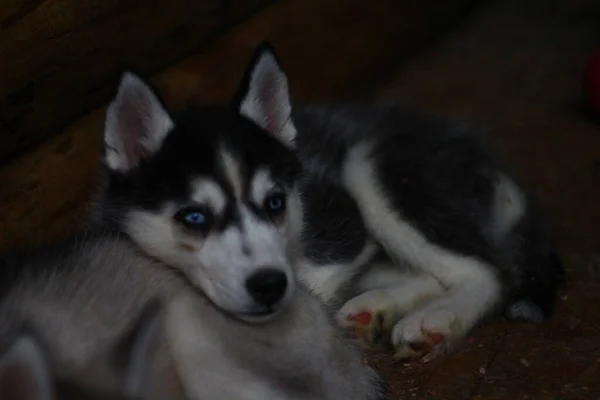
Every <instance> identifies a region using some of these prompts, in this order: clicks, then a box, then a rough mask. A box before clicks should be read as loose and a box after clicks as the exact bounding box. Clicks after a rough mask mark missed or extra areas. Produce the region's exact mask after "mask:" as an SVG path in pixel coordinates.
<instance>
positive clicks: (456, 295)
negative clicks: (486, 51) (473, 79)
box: [95, 44, 562, 358]
mask: <svg viewBox="0 0 600 400" xmlns="http://www.w3.org/2000/svg"><path fill="white" fill-rule="evenodd" d="M105 144H106V146H105V156H104V165H105V170H106V181H105V185H104V187H103V190H102V191H101V194H100V197H99V199H98V200H99V202H98V205H99V206H98V207H97V209H96V212H95V217H96V220H100V221H105V222H106V221H109V222H110V223H111V224H112V225H113V226H115V227H116V229H117V230H120V231H123V232H126V233H127V234H128V235H129V236H130V237H132V238H133V239H134V241H135V242H136V243H138V244H139V245H140V246H141V247H142V248H143V249H144V250H145V251H146V252H147V253H148V254H151V255H152V256H154V257H156V258H157V259H159V260H162V261H163V262H164V263H166V264H168V265H171V266H174V268H176V269H177V270H179V271H181V272H182V273H183V274H185V275H186V276H187V277H188V279H189V280H190V281H191V282H193V283H194V284H195V285H197V286H198V287H200V288H201V289H202V291H203V292H204V293H206V295H207V296H208V297H209V298H210V299H211V301H213V302H214V303H215V304H216V305H218V307H220V308H221V309H223V310H227V311H228V312H230V313H231V314H233V315H235V316H237V317H238V318H242V319H246V320H258V319H260V320H264V319H269V318H274V317H275V315H277V313H278V312H280V311H281V310H282V309H284V308H285V305H286V304H287V303H288V302H289V301H290V299H291V298H292V293H293V291H294V288H295V285H294V279H293V277H294V275H295V274H297V275H298V277H299V278H300V280H301V281H302V282H303V283H304V284H306V285H308V287H310V288H311V289H312V290H314V292H315V293H317V294H318V295H319V296H320V297H321V298H322V299H323V300H324V301H325V302H327V303H329V304H330V305H332V306H335V307H336V309H337V310H338V311H339V313H338V321H339V323H341V324H342V325H343V326H347V327H355V328H358V331H359V333H360V334H361V335H362V336H363V338H364V339H365V340H367V342H369V343H373V342H377V341H379V340H380V339H388V341H391V344H393V345H394V346H395V348H396V350H397V356H398V357H401V358H412V357H415V356H418V357H421V356H424V355H428V357H432V356H434V355H435V354H437V353H439V352H440V351H441V350H443V349H445V348H446V347H447V346H448V345H450V344H452V343H455V342H457V341H458V340H460V339H462V338H464V337H465V335H466V334H467V333H468V332H470V331H471V330H472V329H473V328H474V327H475V326H476V325H477V324H479V323H480V322H482V321H483V320H484V319H486V318H488V317H492V316H494V315H498V314H500V313H504V314H505V315H507V316H509V317H511V318H523V319H526V320H530V321H541V320H543V319H544V318H546V317H548V316H549V315H550V314H551V311H552V308H553V303H554V298H555V292H556V288H557V284H558V282H559V279H560V277H561V275H562V267H561V264H560V260H559V259H558V256H557V255H556V252H555V249H554V245H553V243H552V240H551V238H550V237H549V235H548V233H547V231H546V228H545V227H544V226H543V224H542V222H541V220H540V218H539V216H538V212H537V211H536V207H535V205H534V203H533V200H532V199H531V196H529V195H528V194H527V193H526V191H525V190H524V189H523V188H522V187H520V186H519V185H518V184H517V182H516V180H515V179H514V178H513V177H511V175H510V174H509V173H508V172H507V171H506V170H505V169H504V168H503V167H502V165H501V164H500V162H499V161H497V160H496V158H495V157H494V155H493V153H492V152H491V151H490V150H489V149H488V147H487V146H486V145H485V143H484V140H482V138H480V137H479V136H478V135H477V134H475V133H473V132H472V131H471V130H470V129H468V128H466V127H464V126H460V125H456V124H449V123H446V122H444V121H441V120H438V119H435V118H432V117H430V116H427V115H423V114H420V113H417V112H414V111H411V110H407V109H403V108H400V107H397V106H386V105H382V106H377V107H376V106H372V105H367V104H359V103H354V104H344V105H337V106H327V105H323V106H304V107H299V106H294V107H293V106H292V101H291V99H290V94H289V89H288V83H287V78H286V75H285V73H284V71H283V70H282V68H281V66H280V63H279V62H278V58H277V56H276V55H275V52H274V51H273V48H272V47H271V46H270V45H268V44H264V45H262V46H260V48H259V49H258V50H257V51H256V53H255V55H254V57H253V59H252V61H251V63H250V66H249V68H248V69H247V71H246V74H245V77H244V80H243V82H242V85H241V87H240V88H239V90H238V93H237V94H236V95H235V97H234V99H233V101H232V102H231V104H229V105H225V106H217V105H215V106H197V107H192V108H189V109H187V110H185V111H183V112H182V113H180V114H178V115H171V114H170V113H169V112H168V111H167V110H166V109H165V107H164V106H163V105H162V103H161V101H160V100H159V97H158V96H157V95H156V94H155V93H154V91H153V90H152V89H151V87H150V86H149V85H147V84H146V83H144V82H143V81H142V80H140V79H139V78H138V77H136V76H135V75H132V74H126V75H125V76H124V78H123V80H122V83H121V86H120V88H119V91H118V94H117V96H116V98H115V99H114V100H113V102H112V103H111V106H110V108H109V111H108V116H107V121H106V134H105ZM365 315H366V316H367V317H366V319H365V318H364V317H365ZM357 316H359V317H360V318H359V319H358V320H357V319H356V318H355V317H357Z"/></svg>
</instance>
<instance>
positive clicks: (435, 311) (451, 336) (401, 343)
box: [391, 307, 465, 362]
mask: <svg viewBox="0 0 600 400" xmlns="http://www.w3.org/2000/svg"><path fill="white" fill-rule="evenodd" d="M463 325H464V324H463V323H462V322H461V320H460V317H459V315H458V313H457V312H455V311H454V310H452V309H449V308H445V307H426V308H424V309H422V310H419V311H417V312H415V313H412V314H409V315H408V316H406V318H404V319H402V320H401V321H399V322H398V323H397V324H396V325H395V326H394V328H393V330H392V335H391V341H392V345H393V346H394V348H395V349H396V355H395V357H396V358H397V359H401V360H415V359H423V360H424V361H425V362H427V361H431V360H433V359H434V358H435V357H437V356H438V355H440V354H443V353H445V352H446V351H447V350H448V349H449V347H450V346H452V344H454V343H455V342H456V341H458V340H460V339H462V338H463V337H464V335H465V331H464V329H463Z"/></svg>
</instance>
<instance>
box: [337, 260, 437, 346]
mask: <svg viewBox="0 0 600 400" xmlns="http://www.w3.org/2000/svg"><path fill="white" fill-rule="evenodd" d="M357 289H358V292H359V293H361V294H360V295H358V296H356V297H354V298H352V299H350V300H349V301H348V302H347V303H346V304H344V305H343V306H342V308H341V309H340V311H339V312H338V314H337V320H338V323H339V324H340V325H341V326H342V327H344V328H351V329H352V330H353V331H354V332H355V333H356V334H357V335H358V337H359V338H360V339H361V341H362V342H363V344H364V345H367V346H372V345H374V344H378V343H380V342H388V341H389V340H388V338H389V335H390V333H391V330H392V328H393V326H394V325H395V324H396V323H397V322H398V321H399V320H400V318H402V316H404V315H406V314H407V313H409V312H411V311H412V310H414V309H415V308H417V307H420V306H423V305H424V304H427V302H429V301H430V300H431V299H433V298H435V297H437V296H439V295H441V294H442V293H443V292H444V288H443V287H442V285H440V283H439V282H438V281H436V280H435V279H434V278H433V277H431V276H430V275H416V274H411V273H407V272H403V271H399V270H397V269H393V268H392V267H391V266H389V265H388V266H377V267H372V268H371V270H370V271H369V272H368V273H367V274H366V275H365V276H363V277H362V279H361V280H360V282H359V283H358V284H357Z"/></svg>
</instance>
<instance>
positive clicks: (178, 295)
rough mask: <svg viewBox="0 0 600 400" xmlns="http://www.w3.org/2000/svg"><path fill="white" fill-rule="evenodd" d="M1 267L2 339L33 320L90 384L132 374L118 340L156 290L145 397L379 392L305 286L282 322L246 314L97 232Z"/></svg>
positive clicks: (116, 381) (81, 381)
mask: <svg viewBox="0 0 600 400" xmlns="http://www.w3.org/2000/svg"><path fill="white" fill-rule="evenodd" d="M28 253H29V252H28ZM1 271H2V272H1V274H2V282H3V287H2V301H1V303H0V327H1V332H0V346H2V348H6V347H8V346H9V345H10V343H11V342H12V340H13V339H14V338H15V337H17V336H18V334H19V332H21V330H22V329H23V327H24V326H28V327H31V328H32V329H33V330H34V331H36V332H38V333H39V335H40V337H41V340H42V341H43V342H44V343H45V344H46V345H47V348H48V354H49V355H50V357H51V360H52V361H51V364H52V370H53V371H54V373H55V374H56V377H57V378H59V379H61V380H65V381H68V382H70V383H72V384H76V385H78V386H80V387H85V388H88V390H90V391H92V392H96V391H103V392H109V393H110V392H118V391H119V390H121V389H120V388H122V387H123V385H124V384H126V383H127V382H123V375H122V374H121V373H120V372H119V371H120V369H119V368H118V367H117V366H118V360H117V359H115V346H116V345H117V344H118V343H120V342H122V341H123V339H122V338H123V337H124V336H125V335H127V334H128V332H130V331H131V330H132V329H133V324H134V321H135V320H136V319H137V318H138V317H136V316H138V315H140V314H141V313H142V312H143V311H144V310H145V308H146V307H147V306H148V304H150V303H152V302H153V301H155V300H156V299H158V300H160V301H161V302H163V304H165V310H164V316H163V317H161V318H164V323H162V324H161V326H162V328H161V334H160V335H161V337H162V339H161V340H160V344H159V346H158V347H157V348H156V349H155V350H154V353H155V354H154V355H153V356H152V363H151V369H150V370H149V371H148V375H147V377H146V378H145V379H144V381H145V382H146V385H147V387H146V388H145V389H146V390H145V393H147V394H146V395H145V397H144V398H145V399H165V398H169V399H177V398H181V399H183V398H186V397H185V396H184V395H183V392H182V387H185V390H189V391H190V392H189V393H188V397H187V398H193V399H263V398H273V399H341V398H344V399H357V400H359V399H360V400H363V399H381V398H384V397H382V396H383V394H382V393H383V392H380V380H379V378H378V377H377V375H376V374H375V373H374V372H373V371H372V370H370V369H369V368H368V367H365V366H363V365H362V364H361V361H362V357H361V356H360V354H359V352H357V351H356V350H355V349H353V348H352V347H351V346H350V345H349V344H348V342H347V341H345V340H343V339H341V338H339V337H338V335H339V332H338V331H337V330H336V328H335V325H334V324H333V323H332V320H331V316H330V315H329V314H328V313H326V312H325V310H324V309H323V308H322V306H321V304H320V302H319V301H318V300H317V299H316V298H315V297H314V296H312V295H311V294H310V293H309V292H307V291H305V290H300V291H298V292H297V294H296V295H295V296H294V300H293V301H292V303H291V304H290V306H289V307H286V310H285V311H284V312H282V313H281V314H280V315H279V316H278V318H277V319H276V320H275V321H272V322H271V323H269V324H264V325H255V324H246V323H242V322H240V321H239V320H236V319H233V318H231V317H230V316H228V315H227V314H225V313H223V312H222V311H221V310H220V309H218V308H216V307H215V306H214V305H213V304H212V303H211V302H209V301H208V300H206V299H205V298H204V297H203V296H202V295H201V294H200V293H198V292H197V291H196V289H194V288H192V287H191V286H190V285H189V283H188V282H187V281H186V280H185V279H182V277H181V275H179V274H178V273H176V272H175V271H174V270H172V269H170V268H169V267H167V266H165V265H162V264H161V263H159V262H158V261H156V260H154V259H152V258H149V257H147V256H145V255H144V254H143V253H142V252H140V251H139V249H138V248H137V246H135V244H133V243H132V242H131V241H130V240H129V239H127V238H125V237H123V236H121V235H114V234H110V233H105V232H102V231H99V232H94V233H88V234H86V235H81V236H79V237H76V238H73V239H71V240H69V241H67V242H64V243H60V244H56V245H53V246H51V247H49V248H46V249H44V250H38V251H37V252H35V253H34V254H33V255H31V254H28V255H13V256H5V257H4V258H3V265H2V269H1ZM177 346H180V347H177ZM181 346H184V348H183V349H182V348H181ZM191 367H193V368H192V369H190V368H191ZM186 368H187V369H186ZM182 382H183V383H184V384H187V383H190V384H193V387H190V386H185V385H183V386H182ZM381 390H383V389H381Z"/></svg>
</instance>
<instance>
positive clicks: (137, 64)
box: [0, 0, 275, 162]
mask: <svg viewBox="0 0 600 400" xmlns="http://www.w3.org/2000/svg"><path fill="white" fill-rule="evenodd" d="M274 2H275V0H127V1H122V0H52V1H49V0H3V1H2V2H1V3H0V60H1V61H0V77H1V78H0V101H1V103H0V162H2V161H4V160H6V159H7V158H9V157H10V156H13V155H15V154H18V153H19V152H20V151H22V150H24V149H27V148H29V146H31V145H34V144H36V143H38V142H39V141H40V140H42V139H45V138H48V137H50V136H52V135H54V134H56V133H57V132H58V130H60V129H61V128H64V127H65V126H66V125H67V124H68V123H69V122H71V121H72V120H73V119H74V118H78V117H80V116H82V115H83V114H84V113H85V112H89V111H90V110H91V109H92V108H94V107H97V106H99V105H100V104H101V103H102V102H104V101H106V100H107V99H108V97H109V96H110V95H111V93H112V92H111V90H112V89H113V85H114V83H115V82H116V80H117V79H118V76H119V74H120V72H121V69H122V68H133V69H135V70H139V71H140V72H141V73H144V74H148V73H154V72H156V71H158V70H159V69H162V68H164V67H165V66H167V65H168V64H171V63H172V62H174V61H178V60H179V59H181V58H182V57H184V56H186V55H189V54H190V52H192V51H193V50H194V49H196V48H197V47H198V46H199V45H201V44H203V43H206V42H207V40H209V39H212V38H213V37H215V35H218V34H222V33H223V32H224V31H225V30H226V29H227V28H229V27H231V26H232V25H233V24H234V23H237V22H238V21H240V20H242V19H244V18H245V17H247V16H248V15H249V14H251V13H252V12H254V11H256V10H257V9H260V8H261V7H263V6H265V5H267V4H270V3H274Z"/></svg>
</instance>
